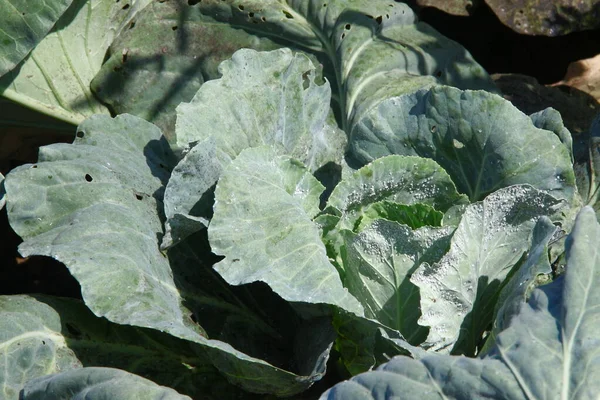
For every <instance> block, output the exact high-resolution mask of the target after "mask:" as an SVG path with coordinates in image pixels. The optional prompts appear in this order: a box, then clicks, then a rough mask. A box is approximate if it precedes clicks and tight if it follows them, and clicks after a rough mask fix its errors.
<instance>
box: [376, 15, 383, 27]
mask: <svg viewBox="0 0 600 400" xmlns="http://www.w3.org/2000/svg"><path fill="white" fill-rule="evenodd" d="M375 21H377V23H378V24H379V25H381V23H382V22H383V17H382V16H381V15H380V16H379V17H377V18H375Z"/></svg>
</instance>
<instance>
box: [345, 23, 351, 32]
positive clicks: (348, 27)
mask: <svg viewBox="0 0 600 400" xmlns="http://www.w3.org/2000/svg"><path fill="white" fill-rule="evenodd" d="M344 29H345V30H347V31H349V30H350V29H352V25H350V24H346V26H344Z"/></svg>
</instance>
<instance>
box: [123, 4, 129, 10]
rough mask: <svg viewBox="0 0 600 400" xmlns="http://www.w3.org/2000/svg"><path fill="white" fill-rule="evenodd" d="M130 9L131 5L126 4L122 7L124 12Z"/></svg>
mask: <svg viewBox="0 0 600 400" xmlns="http://www.w3.org/2000/svg"><path fill="white" fill-rule="evenodd" d="M129 7H131V6H130V5H129V4H125V5H124V6H123V7H121V8H122V9H123V10H127V9H128V8H129Z"/></svg>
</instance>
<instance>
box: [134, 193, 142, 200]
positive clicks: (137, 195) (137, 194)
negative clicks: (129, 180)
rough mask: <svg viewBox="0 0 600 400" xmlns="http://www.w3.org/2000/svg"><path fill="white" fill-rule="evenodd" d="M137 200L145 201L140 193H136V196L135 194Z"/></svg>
mask: <svg viewBox="0 0 600 400" xmlns="http://www.w3.org/2000/svg"><path fill="white" fill-rule="evenodd" d="M135 198H136V199H138V200H144V196H142V195H141V194H139V193H136V194H135Z"/></svg>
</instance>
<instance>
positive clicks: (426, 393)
mask: <svg viewBox="0 0 600 400" xmlns="http://www.w3.org/2000/svg"><path fill="white" fill-rule="evenodd" d="M599 243H600V225H599V224H598V222H597V221H596V215H595V213H594V211H593V210H592V209H591V208H590V207H585V208H584V209H583V210H582V211H581V212H580V214H579V215H578V217H577V220H576V222H575V227H574V229H573V231H572V232H571V234H570V236H569V238H568V240H567V267H566V273H565V275H564V276H562V277H559V278H558V279H557V280H555V281H554V282H552V283H551V284H549V285H546V286H542V287H540V288H538V289H535V290H534V291H533V293H532V294H531V297H530V298H529V300H528V301H527V302H522V301H521V303H520V306H519V308H518V311H517V312H516V314H515V315H514V316H513V318H512V319H511V320H510V322H509V324H508V326H507V327H506V329H504V330H503V331H502V332H500V333H499V334H498V337H497V340H496V344H495V346H494V347H493V348H492V350H491V352H490V353H488V354H487V355H486V356H484V357H483V358H480V359H472V358H466V357H462V356H447V355H440V354H430V355H427V356H424V357H423V358H421V359H419V360H413V359H410V358H407V357H395V358H393V359H392V360H391V361H390V362H388V363H386V364H384V365H382V366H380V367H379V368H377V370H376V371H372V372H367V373H364V374H360V375H358V376H356V377H354V378H352V379H350V380H349V381H345V382H342V383H340V384H338V385H336V386H334V387H333V388H332V389H330V390H328V391H327V392H325V393H324V394H323V395H322V396H321V400H336V399H340V400H341V399H344V400H348V399H350V400H353V399H382V398H390V397H398V398H402V399H408V400H411V399H415V400H417V399H418V400H429V399H439V398H452V399H457V400H463V399H464V400H467V399H473V398H495V399H496V398H505V399H511V400H521V399H523V400H525V399H541V400H551V399H556V398H560V399H591V398H595V397H596V396H597V394H598V390H600V384H599V382H600V381H599V378H600V362H599V360H598V352H597V351H595V350H596V349H597V348H598V339H597V335H596V334H595V332H597V330H598V321H600V318H599V312H600V311H599V310H600V294H599V293H598V291H597V290H594V288H596V287H597V286H598V285H600V273H599V271H600V257H599V254H598V245H599ZM530 266H531V267H533V268H536V267H535V266H534V265H531V264H530ZM521 296H522V295H521V294H518V297H520V298H521V299H522V297H521Z"/></svg>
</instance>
